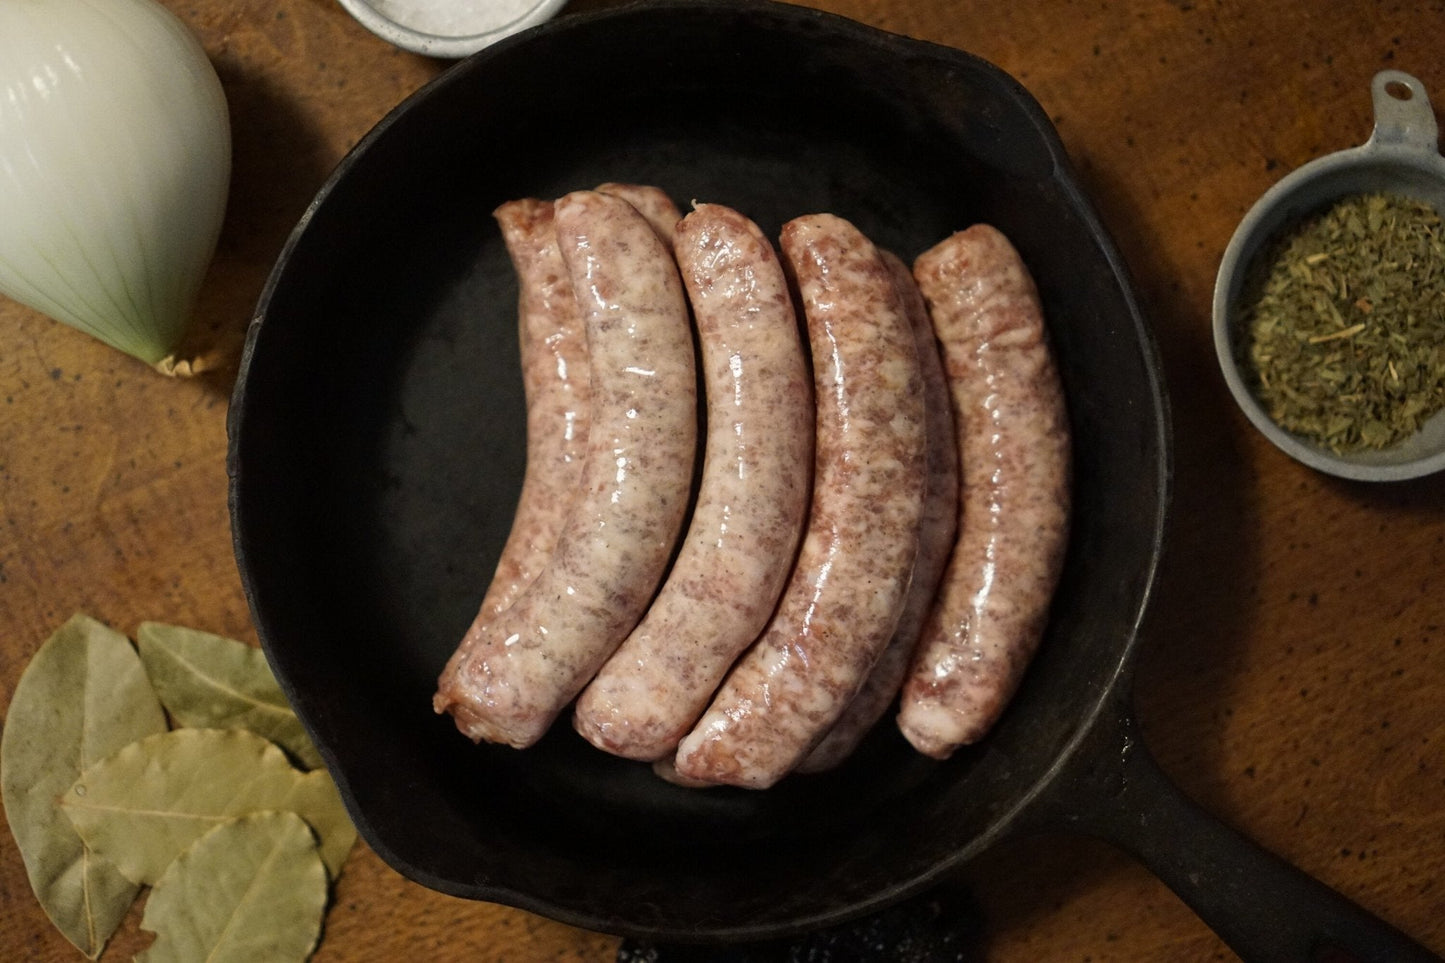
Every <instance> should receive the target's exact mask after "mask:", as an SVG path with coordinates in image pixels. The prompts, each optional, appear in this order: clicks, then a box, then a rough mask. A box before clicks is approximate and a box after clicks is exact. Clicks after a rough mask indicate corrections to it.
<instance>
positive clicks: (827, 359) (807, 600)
mask: <svg viewBox="0 0 1445 963" xmlns="http://www.w3.org/2000/svg"><path fill="white" fill-rule="evenodd" d="M781 240H782V247H783V252H784V258H785V261H786V263H788V264H789V265H790V266H791V268H792V270H793V272H794V275H795V278H796V282H797V286H798V290H799V293H800V296H801V300H802V303H803V311H804V316H805V320H806V322H807V328H808V340H809V344H810V346H811V348H812V358H813V377H814V394H815V409H816V410H815V419H816V421H815V454H814V466H815V467H814V484H813V494H812V500H811V505H810V512H809V518H808V523H807V527H806V529H805V533H804V536H803V542H802V546H801V548H800V550H799V553H798V558H797V561H796V563H795V565H794V567H793V570H792V573H791V575H790V576H789V579H788V583H787V585H786V587H785V588H784V591H783V596H782V599H781V600H780V602H779V603H778V609H777V612H776V613H774V615H773V617H772V619H771V620H770V621H769V623H768V626H767V628H766V629H765V631H764V632H763V634H762V636H761V637H760V638H759V639H758V641H757V642H756V643H755V644H754V645H753V646H752V647H751V648H749V649H748V651H747V652H746V653H744V655H743V656H742V657H741V658H740V659H739V660H738V663H737V664H736V665H735V666H734V667H733V669H732V671H731V672H730V673H729V674H728V676H727V678H726V679H725V681H724V682H723V685H722V687H721V689H720V690H719V692H718V694H717V696H716V697H715V698H714V700H713V702H712V704H711V705H710V706H709V707H708V709H707V711H706V712H705V713H704V714H703V716H702V718H701V719H700V720H699V721H698V724H697V725H696V726H695V727H694V728H693V730H692V731H691V732H690V733H688V735H687V736H686V737H684V738H683V740H682V742H681V743H680V744H679V746H678V751H677V755H676V757H675V758H674V765H675V767H676V769H677V772H678V773H679V775H681V776H682V777H683V778H685V779H694V780H702V781H705V782H710V783H728V784H733V785H738V786H746V787H751V788H764V787H767V786H770V785H772V784H773V783H775V782H776V781H777V780H778V779H780V778H782V777H783V776H784V775H786V774H787V773H788V772H789V771H791V770H792V769H793V767H794V766H795V765H796V764H797V763H798V761H799V760H800V759H802V758H803V756H805V755H806V754H807V752H808V751H809V750H810V749H811V748H812V747H813V745H814V744H815V743H816V742H817V741H818V740H819V739H820V738H822V736H823V734H824V733H825V732H826V731H827V729H828V728H829V727H830V726H831V725H832V724H833V722H834V721H835V720H836V719H837V718H838V716H839V715H840V714H841V713H842V711H843V709H844V708H845V707H846V706H847V704H848V702H849V701H850V700H851V699H852V698H853V696H854V695H855V694H856V693H857V692H858V689H859V688H860V687H861V686H862V684H863V681H864V679H865V678H866V677H867V675H868V672H869V670H870V669H871V668H872V666H873V663H874V661H875V660H876V659H877V658H878V655H879V653H881V652H882V651H883V648H884V646H886V645H887V643H888V640H889V638H890V637H891V636H892V635H893V630H894V628H895V626H896V625H897V622H898V617H899V613H900V611H901V608H902V604H903V598H904V595H905V592H906V590H907V586H908V581H909V576H910V573H911V572H912V570H913V563H914V556H915V555H916V553H917V549H918V527H919V521H920V516H921V513H922V502H923V478H924V457H925V456H924V423H923V401H922V377H921V375H920V372H919V365H918V352H917V349H916V348H915V346H914V339H913V332H912V330H911V328H910V327H909V323H908V319H907V317H906V316H905V314H904V312H903V308H902V305H901V303H900V301H899V297H898V292H897V290H896V288H895V287H894V284H893V279H892V276H891V274H890V273H889V270H888V267H887V265H886V263H885V262H884V261H883V259H882V257H881V256H880V255H879V253H878V251H877V249H876V248H875V247H874V246H873V245H872V243H871V242H869V241H868V239H867V238H866V237H864V236H863V235H862V234H861V233H860V232H859V231H858V230H857V228H855V227H854V226H853V225H852V224H849V223H848V222H847V221H845V220H843V219H842V218H839V217H835V216H833V215H827V214H818V215H808V216H806V217H802V218H798V219H795V220H793V221H790V222H789V223H788V224H786V225H785V226H784V228H783V232H782V238H781Z"/></svg>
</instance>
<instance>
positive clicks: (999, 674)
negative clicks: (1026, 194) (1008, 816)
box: [898, 225, 1071, 758]
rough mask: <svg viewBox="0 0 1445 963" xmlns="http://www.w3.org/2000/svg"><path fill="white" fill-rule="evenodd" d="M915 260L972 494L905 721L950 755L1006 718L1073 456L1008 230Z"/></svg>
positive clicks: (1064, 537)
mask: <svg viewBox="0 0 1445 963" xmlns="http://www.w3.org/2000/svg"><path fill="white" fill-rule="evenodd" d="M913 273H914V276H915V277H916V278H917V280H918V285H919V288H920V289H921V290H922V291H923V296H924V298H925V300H926V301H927V302H928V307H929V311H930V313H931V315H932V318H933V324H934V328H935V330H936V332H937V334H938V338H939V341H940V342H941V344H942V345H943V352H944V365H945V368H946V370H947V372H948V377H949V385H950V390H951V391H952V393H953V401H954V416H955V417H956V418H957V419H958V433H959V452H960V470H961V472H962V485H961V487H960V491H961V493H962V494H961V499H960V515H961V521H960V528H959V536H958V542H957V545H956V546H955V548H954V553H953V557H952V558H951V559H950V561H949V566H948V570H947V571H946V572H945V574H944V577H943V586H942V588H941V590H940V592H939V598H938V601H937V603H936V605H935V608H934V611H933V613H932V615H930V617H929V622H928V626H927V627H926V628H925V630H924V636H923V639H922V640H921V641H920V643H919V648H918V653H917V656H916V658H915V661H914V665H913V668H912V670H911V671H910V674H909V678H908V681H907V682H906V683H905V685H904V691H903V700H902V708H901V710H900V712H899V717H898V724H899V728H900V729H901V730H902V731H903V734H904V736H905V737H906V738H907V739H908V741H909V742H911V743H912V744H913V745H914V746H915V747H916V748H917V749H918V750H919V751H920V752H923V753H926V754H927V755H930V756H934V757H936V758H945V757H947V756H948V755H949V754H951V753H952V752H953V751H954V750H955V749H957V748H958V747H959V746H961V745H966V744H968V743H972V742H976V741H978V740H979V739H980V738H982V737H983V735H984V734H985V733H986V732H987V731H988V730H989V729H990V728H991V727H992V726H993V724H994V722H995V721H996V720H997V718H998V716H999V715H1000V714H1001V713H1002V712H1003V708H1004V706H1005V705H1006V704H1007V703H1008V700H1009V699H1010V698H1011V697H1012V696H1013V693H1014V691H1015V689H1016V688H1017V687H1018V684H1019V680H1020V679H1021V677H1022V676H1023V674H1024V670H1025V668H1026V667H1027V665H1028V663H1029V661H1030V660H1031V659H1032V657H1033V654H1034V652H1035V650H1036V649H1037V648H1038V644H1039V640H1040V638H1041V636H1042V635H1043V631H1044V627H1045V624H1046V622H1047V620H1048V611H1049V603H1050V601H1051V599H1052V597H1053V592H1054V588H1055V586H1056V585H1057V583H1058V577H1059V572H1060V570H1061V568H1062V566H1063V557H1064V551H1065V548H1066V546H1067V542H1068V528H1069V510H1070V508H1069V502H1070V471H1071V455H1070V443H1069V426H1068V413H1067V411H1066V410H1065V406H1064V393H1063V387H1062V385H1061V383H1060V381H1059V375H1058V370H1057V367H1056V366H1055V363H1054V359H1053V355H1052V353H1051V351H1050V348H1049V343H1048V334H1047V331H1046V329H1045V327H1044V318H1043V310H1042V307H1041V306H1040V303H1039V296H1038V291H1037V289H1036V288H1035V286H1034V282H1033V279H1032V277H1031V276H1030V275H1029V273H1028V269H1027V268H1026V267H1025V265H1024V263H1023V261H1022V260H1021V259H1020V257H1019V255H1018V252H1016V251H1015V250H1014V248H1013V245H1012V244H1010V243H1009V241H1008V239H1007V238H1005V237H1004V236H1003V235H1002V234H1001V233H999V232H998V231H997V230H995V229H994V228H992V227H989V226H987V225H976V226H974V227H971V228H969V229H968V230H966V231H961V232H959V233H957V234H954V235H953V236H952V237H949V238H947V239H945V240H943V241H941V242H940V243H939V244H937V245H936V246H934V247H933V248H931V249H930V250H928V251H926V252H924V253H923V254H922V255H921V256H920V257H919V258H918V259H917V260H916V261H915V262H914V265H913Z"/></svg>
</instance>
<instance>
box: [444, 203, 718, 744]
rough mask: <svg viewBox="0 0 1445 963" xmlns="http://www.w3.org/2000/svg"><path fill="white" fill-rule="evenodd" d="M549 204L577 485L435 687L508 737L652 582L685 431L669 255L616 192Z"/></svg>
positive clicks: (688, 372) (668, 540)
mask: <svg viewBox="0 0 1445 963" xmlns="http://www.w3.org/2000/svg"><path fill="white" fill-rule="evenodd" d="M555 217H556V230H557V238H558V242H559V245H560V247H561V250H562V256H563V259H564V260H565V261H566V264H567V268H568V273H569V275H570V276H571V278H572V281H573V290H574V292H575V294H576V297H577V301H578V303H579V304H580V305H581V308H582V314H583V317H584V319H585V320H586V328H587V343H588V350H589V353H590V355H591V371H592V425H591V431H590V432H589V434H588V443H587V457H586V462H585V464H584V467H583V475H582V482H583V489H582V492H581V496H580V500H579V501H578V502H577V504H576V505H574V506H573V509H572V511H571V512H570V513H569V515H568V518H567V521H566V523H565V525H564V526H563V530H562V533H561V535H560V537H559V538H558V541H557V547H556V550H555V551H554V553H553V555H552V558H551V559H550V560H549V562H548V564H547V566H546V568H544V569H543V570H542V572H541V573H540V574H539V575H538V576H537V578H536V580H535V581H533V582H532V584H531V585H530V586H528V588H527V589H526V591H525V592H523V593H522V595H521V597H519V598H518V599H517V601H516V602H514V603H513V604H512V606H511V607H510V608H509V609H507V610H506V611H505V612H503V613H502V614H501V615H500V616H499V617H498V618H497V619H495V620H494V621H492V622H490V623H483V624H481V625H476V626H473V628H472V630H471V631H470V632H468V634H467V637H466V638H465V639H464V640H463V641H462V644H461V646H460V647H459V649H458V651H457V653H456V654H454V655H453V657H452V659H451V661H450V662H449V663H448V664H447V666H446V668H445V670H444V671H443V673H442V676H441V678H440V680H439V682H438V691H437V695H436V697H435V699H434V700H433V705H434V707H435V708H436V710H437V711H438V712H450V713H451V714H452V716H453V717H454V719H455V721H456V724H457V728H459V729H460V730H461V731H462V732H464V733H465V734H466V735H467V736H469V737H470V738H472V739H473V740H481V739H486V740H488V741H492V742H505V743H507V744H509V745H512V746H516V747H518V748H522V747H525V746H528V745H531V744H532V743H534V742H536V741H537V740H538V739H539V738H541V736H542V735H543V734H544V733H545V732H546V730H547V728H548V727H549V726H550V725H551V723H552V721H553V720H554V719H555V718H556V715H557V713H559V712H560V711H561V710H562V708H563V707H564V706H565V705H566V704H567V703H568V702H569V701H571V700H572V698H573V697H574V696H576V695H577V693H578V692H579V691H581V689H582V687H583V686H584V685H586V683H587V681H588V680H589V679H590V678H592V676H593V674H594V673H596V671H597V669H598V668H599V667H600V666H601V665H602V663H603V661H605V660H606V658H607V656H608V655H610V654H611V653H612V650H613V649H614V648H615V647H616V646H617V645H618V643H620V642H621V641H622V639H623V638H624V637H625V636H626V635H627V633H628V632H629V631H631V629H632V627H633V626H634V625H635V624H636V623H637V620H638V619H639V618H640V617H641V615H642V613H643V610H644V609H645V608H646V606H647V603H648V601H649V599H651V597H652V594H653V593H654V592H655V591H656V590H657V586H658V583H659V582H660V581H661V580H662V574H663V570H664V569H665V567H666V565H667V561H668V559H669V557H670V556H671V553H672V550H673V548H674V545H675V542H676V541H677V537H678V534H679V532H680V530H681V527H682V521H683V517H684V515H685V513H686V509H687V500H688V493H689V489H690V487H691V479H692V465H693V460H694V457H695V451H694V449H695V446H696V443H697V398H696V380H695V379H696V374H695V371H694V362H693V343H692V334H691V328H690V325H689V323H688V314H687V303H686V300H685V298H684V295H683V290H682V283H681V280H680V278H679V277H678V274H677V267H676V265H675V264H674V263H673V260H672V254H671V252H670V251H668V250H667V249H666V248H665V247H664V246H663V244H662V242H661V241H660V239H659V238H658V237H657V235H656V233H655V232H654V230H653V229H652V227H651V225H649V224H648V223H647V221H646V219H645V218H643V217H642V216H641V215H640V214H638V212H637V211H636V209H635V208H633V207H632V206H631V205H630V204H628V203H627V202H625V201H623V200H621V199H619V198H615V197H611V196H609V195H605V194H601V193H597V192H594V191H579V192H576V193H573V194H569V195H567V196H566V197H563V198H561V199H560V200H558V201H557V203H556V214H555Z"/></svg>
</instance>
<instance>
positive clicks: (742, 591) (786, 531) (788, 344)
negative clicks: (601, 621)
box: [573, 204, 813, 760]
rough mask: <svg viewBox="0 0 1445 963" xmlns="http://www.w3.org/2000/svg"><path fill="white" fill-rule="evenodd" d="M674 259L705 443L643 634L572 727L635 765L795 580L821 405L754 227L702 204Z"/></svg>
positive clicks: (582, 702) (704, 693) (671, 745)
mask: <svg viewBox="0 0 1445 963" xmlns="http://www.w3.org/2000/svg"><path fill="white" fill-rule="evenodd" d="M675 253H676V256H677V262H678V266H679V268H680V269H681V271H682V279H683V284H684V285H685V287H686V289H687V293H688V296H689V299H690V301H691V303H692V308H693V315H694V318H695V319H696V324H697V331H698V338H699V341H700V343H701V347H702V363H703V383H704V386H705V388H706V399H707V426H708V428H707V441H706V451H705V453H704V456H703V468H702V481H701V484H700V486H699V490H698V497H697V504H696V507H695V508H694V509H693V514H692V522H691V524H690V526H689V528H688V532H687V536H686V538H685V539H684V540H683V543H682V550H681V552H680V553H679V554H678V556H677V559H676V561H675V562H674V563H673V566H672V570H671V572H670V573H669V574H668V576H667V581H666V582H665V583H664V585H663V587H662V589H661V591H659V592H658V595H657V598H656V599H655V600H654V601H653V603H652V606H651V608H649V609H648V612H647V615H646V616H645V617H644V618H643V620H642V623H641V624H640V625H638V627H637V628H636V629H635V630H634V631H633V632H632V634H631V635H630V636H628V638H627V639H626V641H624V642H623V643H622V645H621V647H619V648H618V650H617V652H616V653H614V654H613V656H612V658H610V659H609V660H608V661H607V663H606V664H605V665H604V666H603V667H602V670H601V671H600V672H599V673H598V675H597V678H596V679H594V680H593V681H592V683H591V684H590V685H589V686H588V687H587V689H586V690H585V691H584V692H583V693H582V697H581V698H580V699H579V700H578V702H577V710H576V714H575V716H574V720H573V722H574V725H575V726H576V728H577V731H578V732H580V733H581V734H582V735H583V736H585V737H586V738H587V739H588V740H589V741H590V742H592V743H593V744H594V745H596V746H598V747H599V748H602V749H605V750H607V751H609V752H613V753H616V754H617V755H621V756H626V757H628V758H631V759H642V760H654V759H658V758H660V757H662V756H663V755H665V754H667V753H670V752H671V751H672V750H673V749H675V748H676V746H677V741H678V740H679V739H680V738H682V736H683V734H684V733H686V732H687V730H688V728H689V727H690V726H691V725H692V724H693V723H694V722H695V721H696V720H697V718H698V716H699V715H700V714H701V713H702V711H703V709H704V708H706V706H707V702H708V699H709V698H711V696H712V694H713V692H714V691H715V690H716V688H717V685H718V683H719V682H720V681H721V680H722V677H723V676H724V674H726V672H727V670H728V667H729V666H730V665H732V663H733V661H734V660H735V659H736V658H737V656H738V654H739V653H740V652H742V651H743V649H745V648H746V647H747V646H748V644H749V643H750V642H752V641H753V640H754V639H756V638H757V637H758V633H760V632H761V631H762V629H763V626H764V625H765V624H766V623H767V620H768V616H769V615H771V614H772V611H773V607H774V606H775V605H776V604H777V601H778V596H779V594H780V593H781V592H782V590H783V583H784V582H785V581H786V579H787V577H788V572H789V570H790V568H791V567H792V562H793V555H794V552H795V551H796V549H797V545H798V540H799V537H800V536H801V534H802V528H803V519H804V514H805V512H806V510H807V505H808V494H809V491H810V484H809V482H810V480H811V474H810V471H809V462H810V460H811V455H812V451H813V395H812V383H811V381H810V379H809V374H808V368H807V362H806V361H805V359H804V356H803V347H802V343H801V340H800V337H799V333H798V322H797V317H796V315H795V314H794V311H793V303H792V297H791V295H790V293H789V291H788V284H787V279H786V278H785V276H784V274H783V268H782V265H781V264H779V262H778V258H777V255H776V254H774V253H773V248H772V245H771V244H770V243H769V241H768V239H767V238H766V237H765V236H764V235H763V233H762V232H761V231H760V230H758V228H757V226H756V225H754V224H753V223H752V222H751V221H749V220H748V219H747V218H746V217H744V216H743V215H742V214H739V213H738V212H737V211H734V210H732V209H730V208H727V207H722V206H720V205H715V204H700V205H698V206H697V208H696V209H695V210H694V211H693V212H692V213H691V214H689V215H688V216H687V217H686V218H684V219H683V220H682V223H681V224H679V225H678V227H677V233H676V247H675Z"/></svg>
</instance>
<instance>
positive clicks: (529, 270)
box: [477, 198, 591, 619]
mask: <svg viewBox="0 0 1445 963" xmlns="http://www.w3.org/2000/svg"><path fill="white" fill-rule="evenodd" d="M493 217H495V218H496V220H497V224H498V225H499V226H500V227H501V230H502V241H503V243H504V244H505V245H506V248H507V253H508V255H509V256H510V257H511V259H512V265H513V268H514V270H515V271H516V274H517V283H518V299H517V315H518V317H517V320H518V324H517V328H518V331H517V336H518V342H519V345H520V349H521V351H520V353H521V363H522V389H523V393H524V395H525V397H526V401H527V467H526V471H525V473H524V475H523V477H522V491H521V495H520V497H519V498H518V499H517V510H516V514H515V515H514V516H513V519H512V530H511V532H510V533H509V534H508V536H507V541H506V544H504V545H503V546H502V552H501V555H500V556H499V557H498V559H497V566H496V569H495V571H494V573H493V575H492V581H491V584H490V585H489V586H488V587H487V592H486V595H485V597H484V598H483V599H482V604H481V609H480V612H479V614H478V616H477V617H478V618H481V619H490V618H492V617H494V616H496V615H497V613H499V612H501V611H502V610H503V609H505V608H507V606H509V605H511V604H512V602H513V601H514V600H515V599H516V598H517V596H518V595H519V594H521V592H522V590H523V589H524V588H526V587H527V586H528V585H529V584H531V582H532V580H533V579H534V578H536V577H537V573H538V572H539V571H541V569H542V566H543V565H544V564H545V563H546V561H547V559H548V557H550V556H551V554H552V548H553V546H555V545H556V544H557V533H558V532H559V531H561V528H562V520H563V519H564V518H566V516H567V509H568V507H570V506H571V504H572V502H573V501H575V500H576V492H577V484H578V482H579V480H580V479H581V477H582V459H583V454H584V452H585V451H586V448H587V422H588V417H589V409H590V401H589V396H590V393H591V392H590V383H589V375H588V371H587V333H586V331H585V330H584V328H583V325H582V312H581V310H580V309H579V308H578V307H577V297H576V295H574V294H573V293H572V280H571V278H569V277H568V276H567V266H566V265H565V264H563V263H562V252H561V251H560V250H559V249H558V247H557V235H556V232H555V231H554V230H553V218H552V202H551V201H539V200H535V199H533V198H525V199H523V200H517V201H508V202H507V203H505V204H503V205H502V206H501V207H499V208H497V209H496V211H494V212H493Z"/></svg>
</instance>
